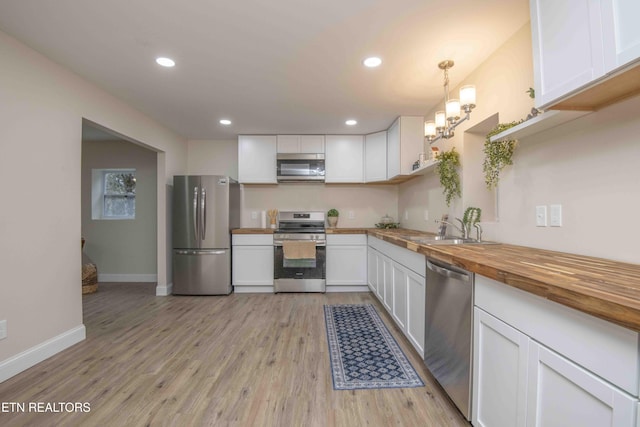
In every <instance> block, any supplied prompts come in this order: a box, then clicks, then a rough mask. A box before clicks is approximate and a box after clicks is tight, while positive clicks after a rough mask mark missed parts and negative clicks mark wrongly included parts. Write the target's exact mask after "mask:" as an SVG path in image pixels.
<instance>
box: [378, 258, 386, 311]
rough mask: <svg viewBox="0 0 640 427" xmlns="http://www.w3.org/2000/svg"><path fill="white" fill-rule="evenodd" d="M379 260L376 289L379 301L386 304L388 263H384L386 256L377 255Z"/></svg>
mask: <svg viewBox="0 0 640 427" xmlns="http://www.w3.org/2000/svg"><path fill="white" fill-rule="evenodd" d="M377 258H378V279H377V282H378V287H377V288H376V296H377V297H378V300H380V302H382V303H383V304H384V269H385V266H387V263H385V262H384V260H385V256H384V255H382V254H381V253H378V254H377Z"/></svg>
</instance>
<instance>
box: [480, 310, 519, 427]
mask: <svg viewBox="0 0 640 427" xmlns="http://www.w3.org/2000/svg"><path fill="white" fill-rule="evenodd" d="M473 329H474V333H473V337H474V344H473V347H474V353H473V404H472V405H471V406H472V422H473V425H474V426H484V427H517V426H524V425H525V420H526V419H525V415H526V412H525V411H526V403H527V399H526V393H527V370H528V364H527V358H528V356H529V338H528V337H527V336H526V335H524V334H523V333H521V332H519V331H518V330H516V329H514V328H512V327H511V326H509V325H507V324H506V323H504V322H502V321H500V320H498V319H496V318H495V317H493V316H491V315H490V314H487V313H486V312H484V311H483V310H480V309H479V308H477V307H476V308H475V309H474V321H473Z"/></svg>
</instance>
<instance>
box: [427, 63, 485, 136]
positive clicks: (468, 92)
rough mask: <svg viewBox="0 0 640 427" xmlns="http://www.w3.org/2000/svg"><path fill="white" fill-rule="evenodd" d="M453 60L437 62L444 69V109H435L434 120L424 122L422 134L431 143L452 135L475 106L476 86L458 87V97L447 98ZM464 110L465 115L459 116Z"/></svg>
mask: <svg viewBox="0 0 640 427" xmlns="http://www.w3.org/2000/svg"><path fill="white" fill-rule="evenodd" d="M451 67H453V61H452V60H450V59H447V60H446V61H442V62H441V63H439V64H438V68H440V69H441V70H443V71H444V110H440V111H436V114H435V120H430V121H428V122H425V124H424V136H425V138H426V139H427V141H428V142H429V143H430V144H431V143H433V142H435V141H437V140H438V139H440V138H444V139H449V138H451V137H452V136H453V135H454V132H453V131H454V129H455V128H456V127H457V126H458V125H459V124H460V123H462V122H464V121H465V120H468V119H469V118H470V117H471V110H473V109H474V108H475V106H476V87H475V86H473V85H466V86H462V87H461V88H460V98H459V99H449V69H450V68H451ZM463 111H464V113H465V116H464V117H462V118H460V115H461V113H462V112H463Z"/></svg>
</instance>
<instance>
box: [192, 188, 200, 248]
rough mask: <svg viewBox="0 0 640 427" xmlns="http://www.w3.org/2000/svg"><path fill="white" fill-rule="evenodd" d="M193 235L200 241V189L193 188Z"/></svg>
mask: <svg viewBox="0 0 640 427" xmlns="http://www.w3.org/2000/svg"><path fill="white" fill-rule="evenodd" d="M193 234H194V236H195V238H196V240H198V238H199V237H200V233H199V232H198V187H193Z"/></svg>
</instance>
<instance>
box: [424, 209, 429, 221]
mask: <svg viewBox="0 0 640 427" xmlns="http://www.w3.org/2000/svg"><path fill="white" fill-rule="evenodd" d="M424 220H425V221H429V211H428V210H427V209H425V210H424Z"/></svg>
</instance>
